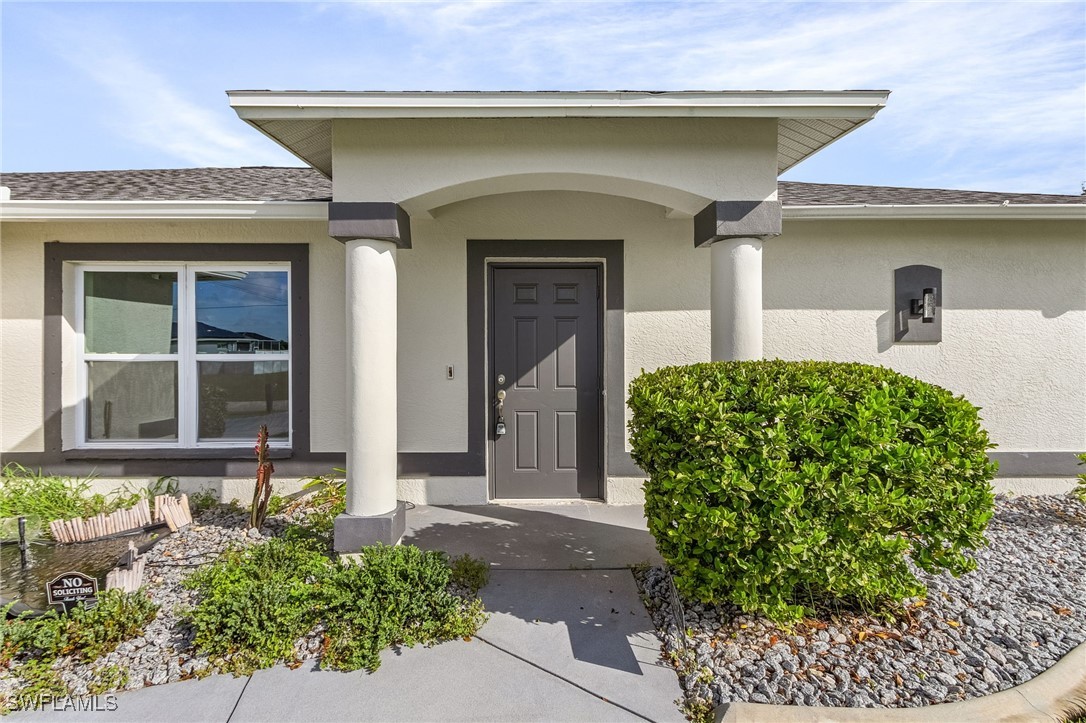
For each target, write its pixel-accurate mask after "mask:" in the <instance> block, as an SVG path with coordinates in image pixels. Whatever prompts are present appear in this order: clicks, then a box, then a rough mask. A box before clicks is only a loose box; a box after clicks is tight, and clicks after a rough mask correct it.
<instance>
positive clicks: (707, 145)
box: [332, 118, 777, 217]
mask: <svg viewBox="0 0 1086 723" xmlns="http://www.w3.org/2000/svg"><path fill="white" fill-rule="evenodd" d="M332 157H333V164H334V165H333V168H334V173H333V178H334V181H333V196H334V198H335V200H337V201H396V202H398V203H403V204H405V206H407V207H408V210H409V211H411V213H412V214H413V215H415V216H416V217H417V216H418V215H419V213H418V212H420V211H424V210H425V211H428V210H430V208H432V207H435V206H440V205H445V204H447V203H450V202H452V201H454V200H458V199H457V196H458V193H457V191H456V190H455V189H456V188H457V187H458V186H460V185H461V184H465V183H471V182H478V181H481V180H483V179H496V180H494V181H493V182H492V183H490V184H489V185H487V184H485V183H483V184H480V185H476V186H473V187H472V191H471V193H472V195H474V196H481V195H484V194H486V193H501V192H503V191H525V190H538V189H539V186H538V185H533V181H532V179H531V178H525V177H524V176H534V177H541V176H542V177H545V187H546V188H549V189H556V190H575V191H600V190H603V188H604V187H606V188H607V189H608V190H607V192H609V193H616V192H617V193H619V194H620V195H626V196H630V197H633V198H642V199H643V200H654V201H656V202H657V203H660V204H661V205H665V206H672V207H675V206H682V205H684V204H693V205H691V206H690V207H689V208H688V209H687V210H688V212H691V213H693V212H697V211H700V210H701V208H702V207H704V205H705V203H707V202H708V201H710V200H733V199H735V200H763V199H769V198H776V193H777V122H776V120H774V119H771V118H770V119H766V118H730V119H723V120H722V119H711V118H610V119H604V118H549V119H548V118H540V119H529V120H526V119H518V120H516V121H511V120H499V119H460V120H450V119H441V120H424V119H415V120H395V121H389V120H339V121H336V122H335V124H334V127H333V155H332ZM441 189H445V190H441ZM614 189H619V190H618V191H616V190H614ZM428 194H434V195H433V197H432V198H429V199H428V200H426V201H425V202H422V201H420V202H418V203H413V199H416V198H419V197H424V196H427V195H428ZM638 194H641V195H638ZM648 195H651V196H653V198H652V199H647V198H645V196H648ZM694 197H697V199H700V200H695V199H694Z"/></svg>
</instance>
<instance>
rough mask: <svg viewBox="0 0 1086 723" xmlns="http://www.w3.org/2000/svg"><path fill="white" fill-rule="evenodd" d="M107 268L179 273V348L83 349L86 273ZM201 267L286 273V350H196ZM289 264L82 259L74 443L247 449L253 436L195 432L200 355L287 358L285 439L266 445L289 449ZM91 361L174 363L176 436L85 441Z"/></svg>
mask: <svg viewBox="0 0 1086 723" xmlns="http://www.w3.org/2000/svg"><path fill="white" fill-rule="evenodd" d="M88 271H105V272H110V271H112V272H132V271H141V272H162V273H172V274H176V275H177V284H178V286H177V300H178V304H177V352H176V353H172V354H116V353H89V352H87V351H86V335H85V331H84V325H85V322H86V304H85V296H84V292H85V288H86V285H85V280H84V277H85V274H86V273H87V272H88ZM204 271H213V272H214V271H222V272H226V271H283V272H286V274H287V312H286V313H287V351H285V352H276V353H260V354H206V353H204V354H200V353H197V351H196V333H195V332H196V293H195V290H196V274H197V273H199V272H204ZM293 280H294V279H293V275H292V273H291V268H290V262H284V261H264V262H261V261H255V262H246V263H225V264H224V263H171V264H163V263H157V262H138V261H134V262H129V263H117V262H105V263H91V262H88V263H80V264H77V265H76V267H75V364H76V385H77V389H78V395H79V396H78V402H77V404H76V419H75V432H76V446H77V448H80V449H237V448H238V447H249V446H251V444H252V443H254V442H255V441H256V436H255V434H254V436H253V439H252V440H204V441H200V440H199V439H198V435H199V409H198V397H199V374H198V364H199V363H200V361H201V359H203V360H205V361H210V360H214V361H218V362H257V361H264V362H276V361H285V362H287V390H288V391H287V419H288V427H287V438H286V439H269V440H268V446H269V447H273V448H288V449H289V448H290V447H291V445H292V443H293V439H294V394H293V390H294V364H293V360H292V358H291V356H292V352H293V350H294V329H293V322H294V320H293V318H292V317H293V301H292V298H293V296H292V293H291V289H292V284H293ZM89 361H115V362H116V361H133V362H141V361H143V362H147V361H162V362H167V361H169V362H173V363H174V364H176V365H177V440H176V441H172V442H171V441H166V440H158V439H156V440H147V441H139V440H128V441H118V442H113V441H91V440H88V439H87V412H88V409H87V403H88V392H89V389H88V378H87V362H89Z"/></svg>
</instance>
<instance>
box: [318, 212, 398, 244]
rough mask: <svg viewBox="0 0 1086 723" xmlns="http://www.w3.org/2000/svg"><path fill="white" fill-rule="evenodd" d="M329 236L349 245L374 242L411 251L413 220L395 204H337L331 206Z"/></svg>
mask: <svg viewBox="0 0 1086 723" xmlns="http://www.w3.org/2000/svg"><path fill="white" fill-rule="evenodd" d="M328 235H329V236H331V237H332V238H334V239H336V240H337V241H340V242H342V243H346V242H347V241H353V240H354V239H361V238H372V239H377V240H380V241H391V242H393V243H394V244H396V245H397V246H399V247H400V248H402V249H409V248H411V218H410V216H408V215H407V211H405V210H403V208H402V207H401V206H400V205H399V204H398V203H392V202H391V201H333V202H331V203H329V204H328Z"/></svg>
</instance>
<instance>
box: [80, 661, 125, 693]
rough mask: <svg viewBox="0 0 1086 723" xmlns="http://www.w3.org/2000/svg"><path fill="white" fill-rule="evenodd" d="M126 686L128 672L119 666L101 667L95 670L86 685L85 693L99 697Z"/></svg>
mask: <svg viewBox="0 0 1086 723" xmlns="http://www.w3.org/2000/svg"><path fill="white" fill-rule="evenodd" d="M126 685H128V671H127V670H126V669H124V668H122V667H121V666H119V665H103V666H101V667H99V668H95V669H94V671H93V677H92V678H91V679H90V682H89V683H87V693H89V694H90V695H101V694H102V693H108V692H109V691H111V690H119V689H121V688H123V687H125V686H126Z"/></svg>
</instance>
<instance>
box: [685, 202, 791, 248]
mask: <svg viewBox="0 0 1086 723" xmlns="http://www.w3.org/2000/svg"><path fill="white" fill-rule="evenodd" d="M780 235H781V203H780V201H713V202H712V203H710V204H709V205H708V206H706V207H705V208H703V209H701V210H700V211H698V213H697V214H696V215H695V216H694V246H695V247H700V246H706V245H708V244H711V243H713V242H714V241H720V240H721V239H727V238H750V237H755V238H763V237H766V236H780Z"/></svg>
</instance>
